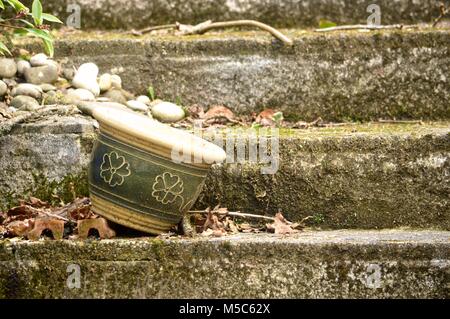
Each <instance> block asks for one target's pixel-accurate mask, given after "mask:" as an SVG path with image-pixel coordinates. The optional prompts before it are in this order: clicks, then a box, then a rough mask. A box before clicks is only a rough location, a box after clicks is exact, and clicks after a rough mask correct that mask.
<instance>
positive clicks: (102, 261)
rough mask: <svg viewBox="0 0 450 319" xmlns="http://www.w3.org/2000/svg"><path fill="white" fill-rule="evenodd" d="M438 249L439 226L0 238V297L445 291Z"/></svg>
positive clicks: (443, 246)
mask: <svg viewBox="0 0 450 319" xmlns="http://www.w3.org/2000/svg"><path fill="white" fill-rule="evenodd" d="M448 252H449V242H448V232H433V231H419V232H411V231H401V230H397V231H380V232H377V231H366V232H362V231H332V232H311V231H306V232H303V233H301V234H298V235H292V236H287V237H286V236H285V237H280V236H274V235H270V234H259V235H251V234H250V235H249V234H247V235H245V234H239V235H233V236H227V237H223V238H212V239H205V238H195V239H177V238H174V239H163V240H160V239H152V238H140V239H115V240H102V241H67V240H64V241H39V242H29V241H21V240H19V241H17V240H14V241H8V240H2V241H0V263H1V264H2V267H1V268H0V297H3V298H5V297H14V298H89V297H91V298H92V297H93V298H208V297H209V298H211V297H214V298H362V297H365V298H367V297H370V298H395V297H397V298H398V297H402V298H408V297H409V298H411V297H415V298H445V297H446V296H448V289H447V287H446V285H445V280H446V279H445V278H446V271H448V267H449V266H448V265H449V264H448V260H449V257H450V256H449V253H448ZM70 264H72V265H78V266H79V267H80V284H81V286H80V288H78V289H77V288H75V289H69V288H68V287H67V280H68V279H69V276H70V275H71V274H73V270H71V271H68V266H69V265H70ZM69 270H70V269H69ZM374 272H377V273H375V275H374V274H373V273H374ZM374 276H378V277H377V278H379V280H378V281H375V282H374V281H373V279H374ZM69 280H70V279H69Z"/></svg>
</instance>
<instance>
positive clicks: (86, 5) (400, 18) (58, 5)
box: [24, 0, 447, 30]
mask: <svg viewBox="0 0 450 319" xmlns="http://www.w3.org/2000/svg"><path fill="white" fill-rule="evenodd" d="M445 1H447V0H444V2H445ZM24 2H25V3H27V2H28V3H31V2H32V1H31V0H26V1H24ZM73 3H77V4H78V5H80V8H81V27H82V28H83V29H89V28H94V29H102V30H105V29H106V30H109V29H118V28H119V29H120V28H121V29H131V28H143V27H148V26H152V25H161V24H168V23H175V22H176V21H179V22H181V23H190V24H196V23H199V22H202V21H205V20H209V19H212V20H215V21H226V20H235V19H256V20H260V21H261V22H266V23H269V24H272V25H275V26H287V27H295V26H302V27H303V26H314V27H317V26H318V25H319V21H320V20H321V19H328V20H331V21H333V22H335V23H338V24H358V23H367V18H368V17H369V15H370V13H368V12H367V6H368V5H370V4H372V3H376V4H378V5H379V6H380V9H381V18H382V20H381V21H382V23H383V24H395V23H406V24H411V23H418V22H430V21H432V19H433V18H435V17H437V16H438V15H439V9H438V8H439V7H438V3H439V1H437V0H420V1H411V0H396V1H392V0H378V1H376V2H374V1H372V0H283V1H280V0H189V1H185V0H184V1H183V0H152V1H149V0H147V1H142V0H128V1H123V0H77V1H75V2H74V1H73V0H46V1H45V3H44V9H45V11H46V12H52V13H54V14H56V15H57V16H59V17H60V18H61V19H62V20H63V21H66V19H67V17H68V16H69V15H71V14H73V12H74V11H70V10H69V12H68V5H69V4H73ZM72 10H73V9H72Z"/></svg>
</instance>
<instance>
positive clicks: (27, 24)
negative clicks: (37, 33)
mask: <svg viewBox="0 0 450 319" xmlns="http://www.w3.org/2000/svg"><path fill="white" fill-rule="evenodd" d="M19 21H20V22H22V23H23V24H25V25H26V26H28V27H30V28H34V25H33V24H32V23H30V22H28V21H27V20H25V19H19Z"/></svg>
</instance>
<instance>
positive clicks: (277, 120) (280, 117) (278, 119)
mask: <svg viewBox="0 0 450 319" xmlns="http://www.w3.org/2000/svg"><path fill="white" fill-rule="evenodd" d="M272 120H273V121H274V122H275V125H276V126H277V127H279V126H281V123H282V122H283V120H284V116H283V113H282V112H276V113H275V114H274V115H273V116H272Z"/></svg>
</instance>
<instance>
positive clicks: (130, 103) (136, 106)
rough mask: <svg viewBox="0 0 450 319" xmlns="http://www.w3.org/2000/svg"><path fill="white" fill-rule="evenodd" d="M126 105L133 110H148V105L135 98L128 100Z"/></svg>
mask: <svg viewBox="0 0 450 319" xmlns="http://www.w3.org/2000/svg"><path fill="white" fill-rule="evenodd" d="M127 106H128V107H129V108H130V109H132V110H134V111H141V112H146V111H148V106H147V105H146V104H144V103H141V102H139V101H135V100H131V101H128V102H127Z"/></svg>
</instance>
